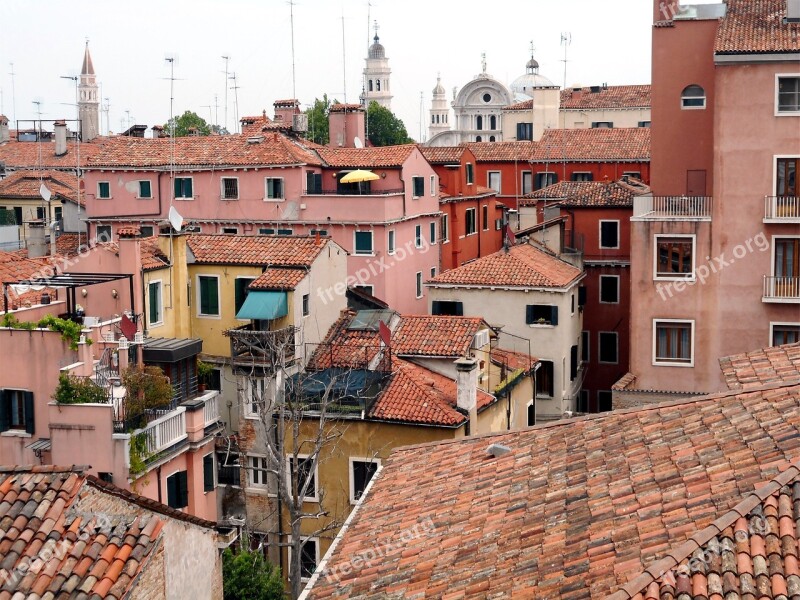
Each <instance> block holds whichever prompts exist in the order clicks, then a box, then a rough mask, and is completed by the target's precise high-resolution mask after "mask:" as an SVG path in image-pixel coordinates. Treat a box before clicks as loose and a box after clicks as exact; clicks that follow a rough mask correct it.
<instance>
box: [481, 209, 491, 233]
mask: <svg viewBox="0 0 800 600" xmlns="http://www.w3.org/2000/svg"><path fill="white" fill-rule="evenodd" d="M481 213H482V214H481V218H482V221H483V230H484V231H487V230H488V229H489V205H488V204H484V205H483V206H482V207H481Z"/></svg>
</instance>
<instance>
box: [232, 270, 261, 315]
mask: <svg viewBox="0 0 800 600" xmlns="http://www.w3.org/2000/svg"><path fill="white" fill-rule="evenodd" d="M256 279H257V277H253V276H252V275H237V276H236V277H235V278H234V280H233V316H234V317H236V315H237V313H238V312H239V310H240V309H241V308H242V305H243V304H244V301H245V300H246V299H247V295H248V294H249V293H250V292H248V291H247V288H248V287H249V286H250V284H251V283H253V282H254V281H255V280H256ZM239 280H247V281H248V283H247V285H246V286H245V287H244V290H243V292H244V296H243V297H242V303H241V304H239V303H238V302H237V294H236V292H238V291H239ZM249 320H250V319H237V321H249Z"/></svg>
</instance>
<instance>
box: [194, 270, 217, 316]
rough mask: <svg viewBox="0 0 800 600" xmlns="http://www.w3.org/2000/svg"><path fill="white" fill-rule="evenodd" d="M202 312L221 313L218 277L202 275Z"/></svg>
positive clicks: (202, 313)
mask: <svg viewBox="0 0 800 600" xmlns="http://www.w3.org/2000/svg"><path fill="white" fill-rule="evenodd" d="M198 280H199V282H200V314H201V315H219V286H218V280H217V278H216V277H210V276H206V275H200V276H199V277H198Z"/></svg>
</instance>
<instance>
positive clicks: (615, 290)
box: [600, 275, 619, 304]
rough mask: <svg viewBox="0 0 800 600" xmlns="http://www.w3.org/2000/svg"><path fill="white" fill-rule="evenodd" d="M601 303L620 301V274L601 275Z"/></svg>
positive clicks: (616, 302)
mask: <svg viewBox="0 0 800 600" xmlns="http://www.w3.org/2000/svg"><path fill="white" fill-rule="evenodd" d="M600 303H601V304H618V303H619V275H600Z"/></svg>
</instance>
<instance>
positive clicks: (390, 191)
mask: <svg viewBox="0 0 800 600" xmlns="http://www.w3.org/2000/svg"><path fill="white" fill-rule="evenodd" d="M404 192H405V190H404V189H403V188H392V189H387V190H372V189H370V190H364V192H363V193H358V191H357V190H356V191H353V190H303V195H304V196H394V195H396V194H402V193H404Z"/></svg>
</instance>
